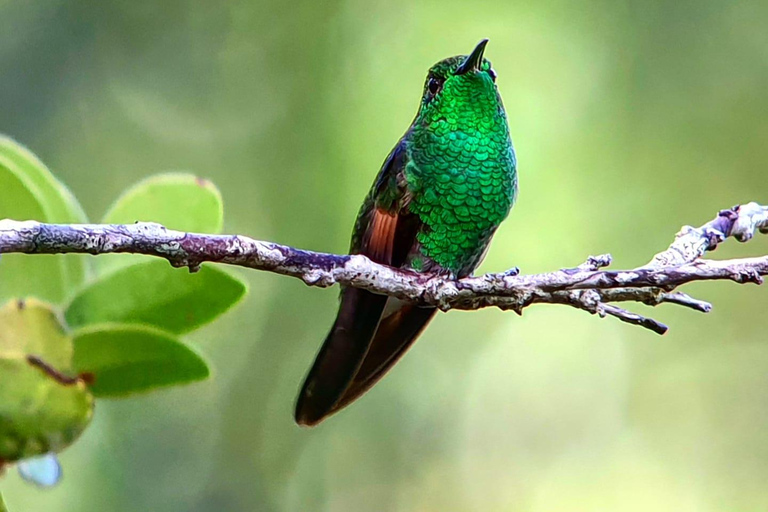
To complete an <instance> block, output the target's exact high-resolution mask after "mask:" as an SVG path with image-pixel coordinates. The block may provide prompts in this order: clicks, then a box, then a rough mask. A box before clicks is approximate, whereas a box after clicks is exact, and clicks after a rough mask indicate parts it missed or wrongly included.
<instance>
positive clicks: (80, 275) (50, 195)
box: [0, 135, 88, 299]
mask: <svg viewBox="0 0 768 512" xmlns="http://www.w3.org/2000/svg"><path fill="white" fill-rule="evenodd" d="M0 167H3V168H4V170H5V172H6V173H9V174H13V175H14V176H15V177H16V179H17V180H18V181H19V182H20V183H22V184H23V186H24V188H25V189H26V190H27V191H28V194H29V195H30V196H32V197H34V199H35V201H36V202H37V204H38V205H39V209H37V210H35V211H34V212H30V213H33V215H34V216H33V217H29V216H27V215H25V212H24V211H23V209H18V207H19V206H22V204H19V203H16V201H15V199H14V195H15V196H16V197H18V192H17V193H16V194H12V193H9V192H7V191H6V190H5V189H0V190H3V194H8V196H7V197H6V200H7V201H8V202H11V203H15V205H13V206H15V208H14V207H13V206H11V207H8V204H6V208H5V210H6V211H5V212H0V218H4V217H8V218H14V219H18V220H27V219H34V220H38V221H41V222H58V223H82V222H87V218H86V216H85V213H84V212H83V209H82V207H81V206H80V203H78V202H77V199H75V197H74V196H73V195H72V193H71V192H70V191H69V189H68V188H67V187H66V186H64V184H62V183H61V182H60V181H58V180H57V179H56V178H55V177H54V176H53V174H51V172H50V171H49V170H48V168H47V167H46V166H45V165H44V164H43V163H42V162H41V161H40V160H39V159H38V158H37V157H36V156H35V155H34V154H32V152H30V151H29V150H28V149H27V148H25V147H24V146H22V145H21V144H18V143H17V142H15V141H14V140H12V139H10V138H8V137H5V136H2V135H0ZM0 172H2V171H0ZM14 210H17V211H14ZM14 258H18V256H14ZM86 258H87V256H85V255H57V256H49V257H48V258H46V261H45V262H43V263H44V264H45V265H48V266H50V265H51V262H52V261H55V262H56V265H58V266H59V269H58V273H59V274H60V276H59V279H56V280H55V281H53V282H49V283H48V285H49V287H51V288H52V287H53V286H56V285H60V286H61V287H62V288H61V293H60V294H52V295H49V294H45V293H42V294H41V295H42V296H43V298H46V299H58V298H61V297H63V296H64V295H65V294H67V293H71V292H73V291H74V290H75V289H77V288H78V287H79V286H80V285H81V284H82V283H83V282H84V281H85V279H86V277H87V274H88V260H87V259H86ZM27 259H29V258H27ZM22 261H23V260H22ZM29 273H31V272H23V273H22V275H24V274H29ZM1 280H2V279H0V281H1ZM30 291H32V292H33V293H35V294H38V293H39V292H37V290H29V289H25V290H17V294H18V293H23V294H28V293H30ZM10 295H13V293H11V294H10ZM10 295H8V296H10ZM8 296H6V297H5V298H7V297H8Z"/></svg>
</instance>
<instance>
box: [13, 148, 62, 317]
mask: <svg viewBox="0 0 768 512" xmlns="http://www.w3.org/2000/svg"><path fill="white" fill-rule="evenodd" d="M32 190H33V188H32V186H31V185H30V184H29V183H28V180H25V179H24V178H23V176H21V175H20V174H19V173H18V172H17V171H16V170H15V168H13V167H11V166H10V165H9V164H7V162H6V161H4V160H3V159H0V191H2V192H0V219H4V218H11V219H16V220H37V221H41V220H42V221H45V220H47V219H46V215H45V212H44V211H43V207H42V206H41V204H40V202H39V201H38V200H37V197H36V196H35V194H34V193H33V191H32ZM62 257H63V256H61V255H58V256H53V255H35V256H28V255H24V254H7V255H3V257H2V260H0V300H4V299H9V298H11V297H17V296H24V295H35V296H37V297H40V298H42V299H46V300H50V301H54V302H56V301H60V300H61V299H62V298H63V297H64V282H63V277H62V274H63V272H62V266H61V263H60V261H61V258H62Z"/></svg>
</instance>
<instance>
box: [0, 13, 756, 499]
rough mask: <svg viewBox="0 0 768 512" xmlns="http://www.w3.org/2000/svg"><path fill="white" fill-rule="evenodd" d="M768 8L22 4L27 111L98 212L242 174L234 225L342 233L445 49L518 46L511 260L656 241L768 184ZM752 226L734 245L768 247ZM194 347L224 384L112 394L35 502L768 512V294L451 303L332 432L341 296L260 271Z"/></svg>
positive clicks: (292, 239)
mask: <svg viewBox="0 0 768 512" xmlns="http://www.w3.org/2000/svg"><path fill="white" fill-rule="evenodd" d="M767 25H768V3H766V2H764V1H760V0H754V1H739V0H737V1H733V2H720V1H716V0H703V1H702V0H696V1H693V0H683V1H668V2H662V1H656V0H651V1H647V0H646V1H613V0H611V1H607V0H602V1H601V0H591V1H585V2H567V1H556V0H555V1H548V0H547V1H537V2H518V1H513V2H508V1H502V0H490V1H478V2H474V3H472V4H469V3H467V2H464V1H459V0H439V1H438V0H430V1H423V2H413V1H411V0H408V1H405V0H399V1H394V2H386V3H383V2H369V1H367V0H329V1H324V2H318V1H316V0H298V1H295V2H291V3H290V4H287V3H285V2H282V1H274V0H257V1H249V2H243V1H232V2H206V1H197V2H194V1H181V0H169V1H165V2H95V1H78V0H70V1H64V0H60V1H52V0H44V1H35V2H30V1H26V2H25V1H18V0H17V1H13V0H5V1H0V77H2V78H1V79H0V132H3V133H5V134H8V135H10V136H12V137H14V138H15V139H17V140H19V141H20V142H22V143H23V144H25V145H27V146H29V147H30V148H31V149H32V150H33V151H34V152H36V153H37V154H38V155H39V156H40V158H41V159H42V160H43V161H44V162H45V163H46V164H47V165H48V166H49V167H50V168H51V169H52V170H53V171H54V173H56V175H57V176H58V177H59V178H60V179H62V180H63V181H64V182H65V183H67V184H68V185H69V186H70V188H71V189H72V190H73V191H74V193H75V194H76V195H77V197H78V198H79V199H80V201H81V202H82V203H83V205H84V206H85V209H86V211H87V212H88V214H89V216H90V217H91V218H92V219H98V218H99V217H100V216H101V215H102V214H103V213H104V212H105V210H106V209H107V207H108V206H109V204H110V202H111V201H112V200H113V199H114V198H115V197H117V195H118V194H119V193H120V192H121V191H122V190H123V189H125V188H126V187H127V186H129V185H131V184H132V183H134V182H136V181H137V180H139V179H141V178H143V177H146V176H148V175H150V174H152V173H155V172H160V171H167V170H186V171H191V172H194V173H197V174H199V175H201V176H204V177H207V178H209V179H211V180H212V181H214V182H215V183H216V184H217V185H218V186H219V188H220V189H221V191H222V194H223V196H224V199H225V230H226V231H228V232H232V233H235V232H236V233H242V234H247V235H251V236H253V237H257V238H261V239H266V240H274V241H278V242H281V243H285V244H292V245H295V246H298V247H302V248H311V249H315V250H321V251H333V252H343V251H345V250H346V248H347V243H348V237H349V234H350V230H351V225H352V222H353V219H354V216H355V214H356V211H357V208H358V205H359V203H360V202H361V200H362V198H363V196H364V195H365V193H366V191H367V189H368V187H369V185H370V183H371V181H372V180H373V177H374V175H375V173H376V172H377V170H378V168H379V166H380V164H381V162H382V161H383V159H384V157H385V156H386V154H387V153H388V151H389V150H390V148H391V147H392V146H393V144H394V143H395V141H396V140H397V139H398V137H399V136H400V135H401V134H402V132H403V131H404V130H405V128H406V127H407V126H408V124H409V122H410V121H411V119H412V116H413V114H414V113H415V110H416V107H417V104H418V101H419V95H420V93H421V87H422V83H423V79H424V74H425V72H426V70H427V68H428V67H429V66H430V65H431V64H432V63H433V62H435V61H437V60H439V59H441V58H443V57H446V56H449V55H453V54H458V53H467V52H468V51H470V50H471V49H472V48H473V46H474V45H475V44H476V43H477V42H478V41H479V40H480V39H481V38H483V37H488V38H490V40H491V42H490V44H489V46H488V50H487V54H486V55H487V57H488V58H490V59H491V61H492V62H493V64H494V67H495V69H496V71H497V72H498V75H499V79H498V84H499V88H500V90H501V93H502V96H503V98H504V101H505V104H506V107H507V111H508V113H509V119H510V127H511V131H512V134H513V139H514V141H515V145H516V149H517V152H518V158H519V164H520V168H519V172H520V185H521V194H520V198H519V202H518V204H517V206H516V207H515V209H514V211H513V213H512V215H511V216H510V218H509V219H508V220H507V222H506V223H505V224H504V225H503V226H502V228H501V229H500V230H499V232H498V235H497V236H496V239H495V242H494V244H493V246H492V249H491V252H490V254H489V256H488V258H487V260H486V261H485V263H484V265H483V267H482V270H485V271H498V270H503V269H506V268H509V267H510V266H513V265H517V266H519V267H520V268H521V269H522V270H523V271H524V272H538V271H547V270H552V269H556V268H561V267H565V266H574V265H577V264H579V263H581V262H582V261H584V259H585V258H586V257H587V256H588V255H589V254H596V253H602V252H611V253H612V254H613V256H614V258H615V266H616V267H617V268H619V267H630V266H634V265H640V264H643V263H645V262H646V261H647V260H648V259H649V258H650V257H651V255H652V254H654V253H655V252H657V251H659V250H661V249H663V248H664V247H666V246H667V245H668V244H669V243H670V241H671V238H672V236H673V235H674V233H675V232H676V231H677V230H678V229H679V227H680V226H681V225H683V224H701V223H703V222H705V221H707V220H709V219H710V218H711V217H712V216H713V215H714V214H715V212H716V211H717V210H718V209H720V208H725V207H729V206H731V205H734V204H737V203H742V202H747V201H750V200H756V201H761V202H763V203H765V202H766V201H768V180H766V162H768V143H767V142H768V122H767V121H766V114H767V113H768V96H767V95H766V83H767V82H768V30H766V28H765V27H766V26H767ZM765 238H768V237H763V239H757V240H754V241H752V242H750V243H749V244H748V245H745V246H742V245H739V244H737V243H735V242H733V241H729V242H728V243H727V244H725V245H724V246H723V247H722V248H721V249H719V250H718V251H717V253H716V254H715V255H714V256H717V257H734V256H737V255H743V256H745V255H758V254H766V253H768V241H767V240H765ZM240 274H241V275H243V276H245V277H246V278H247V280H248V281H249V282H250V288H251V292H250V295H249V297H248V298H247V300H245V301H244V302H243V303H241V304H240V305H239V306H238V307H237V309H236V310H234V311H232V312H231V313H229V314H228V315H226V316H225V317H224V318H223V319H221V320H219V321H217V322H216V323H214V324H213V325H211V326H209V327H207V328H205V329H203V330H202V331H199V332H197V333H195V335H194V336H193V337H192V341H193V343H194V344H196V345H197V346H198V347H199V348H200V349H201V350H202V351H203V352H204V353H205V354H207V356H208V357H209V358H210V359H211V360H212V361H213V363H214V365H215V369H216V375H215V378H214V379H213V380H211V381H208V382H204V383H200V384H196V385H192V386H188V387H185V388H180V389H175V390H170V391H165V392H158V393H155V394H152V395H149V396H146V397H137V398H135V399H132V400H127V401H120V402H106V401H102V402H100V403H99V404H98V407H97V413H96V418H95V421H94V424H93V425H92V427H91V428H90V429H89V430H88V431H87V432H86V434H85V435H84V436H83V438H82V439H81V440H80V441H79V442H78V443H77V444H75V445H74V446H73V447H71V448H70V449H69V450H67V451H66V452H65V453H64V454H62V457H61V459H62V463H63V465H64V471H65V479H64V481H63V483H62V484H61V485H60V486H59V487H57V488H56V489H54V490H52V491H47V492H41V491H38V490H37V489H34V488H32V487H31V486H28V485H25V484H24V483H22V482H21V481H20V480H19V477H18V476H17V475H16V474H15V472H10V473H9V474H8V476H7V477H5V478H4V479H3V480H2V481H1V482H0V490H2V491H3V493H4V494H5V497H6V500H7V501H8V504H9V506H10V507H11V510H17V511H25V512H30V511H31V512H35V511H46V512H57V511H73V510H76V511H82V512H89V511H104V510H110V511H117V512H119V511H143V510H157V511H210V510H221V511H275V512H277V511H315V510H317V511H325V510H328V511H346V510H355V511H357V510H365V511H368V510H370V511H379V510H381V511H389V510H397V511H438V510H439V511H465V510H483V511H485V510H488V511H495V510H500V511H506V510H514V511H531V512H534V511H536V512H538V511H552V510H568V511H598V510H600V511H603V510H611V511H649V510H653V511H666V510H670V511H671V510H674V511H676V512H680V511H720V510H722V511H736V510H738V511H756V510H766V509H768V391H767V390H768V336H766V328H765V320H766V317H765V314H766V304H768V290H766V289H761V288H759V287H756V286H754V285H745V286H738V285H735V284H730V283H705V284H703V285H695V286H689V287H687V291H688V292H690V293H693V294H695V295H696V296H698V297H699V298H703V299H706V300H710V301H712V302H713V303H714V305H715V309H714V311H713V312H712V313H711V314H709V315H702V314H699V313H695V312H692V311H689V310H684V309H681V308H676V307H674V306H662V307H659V308H658V309H657V310H654V311H649V313H652V314H653V315H654V316H656V317H657V318H658V319H660V320H662V321H664V322H666V323H668V324H669V325H670V326H671V328H672V329H671V331H670V332H669V333H668V334H667V335H665V336H663V337H660V336H657V335H655V334H653V333H650V332H648V331H645V330H642V329H640V328H638V327H632V326H628V325H626V324H622V323H620V322H618V321H616V320H614V319H604V320H601V319H599V318H596V317H591V316H589V315H587V314H585V313H583V312H580V311H576V310H572V309H569V308H566V307H561V306H535V307H532V308H530V309H528V310H526V311H525V314H524V316H523V317H522V318H520V317H517V316H516V315H514V314H513V313H511V312H510V313H503V312H500V311H495V310H484V311H479V312H472V313H463V312H455V313H448V314H443V315H440V316H439V317H438V318H437V319H436V321H434V322H433V324H432V325H431V327H430V328H429V329H428V330H427V332H426V333H425V334H424V335H423V336H422V339H421V340H420V341H419V343H417V344H416V346H415V348H413V350H412V351H411V352H410V353H409V354H408V356H407V357H406V358H405V359H404V360H403V361H402V362H401V363H400V364H399V365H398V366H397V367H396V369H395V370H394V371H393V372H392V373H391V375H389V376H388V377H387V378H386V379H385V380H384V381H382V383H380V384H379V385H378V386H376V387H375V388H374V390H373V391H371V392H370V393H369V394H368V395H367V396H365V398H364V399H362V400H360V402H358V403H356V404H355V405H354V406H353V407H351V408H349V409H348V410H346V411H344V412H343V413H341V414H339V415H338V416H336V417H333V418H332V419H331V420H329V421H327V422H326V423H323V424H322V425H321V426H320V427H318V428H316V429H312V430H307V429H300V428H298V427H296V426H295V425H294V423H293V421H292V408H293V402H294V397H295V395H296V393H297V391H298V388H299V385H300V383H301V381H302V379H303V377H304V373H305V371H306V370H307V369H308V367H309V365H310V363H311V361H312V359H313V357H314V354H315V351H316V350H317V349H318V348H319V346H320V342H321V341H322V339H323V337H324V335H325V333H326V330H327V328H328V327H329V325H330V323H331V321H332V318H333V316H334V313H335V308H336V295H337V292H336V291H335V290H319V289H311V288H307V287H305V286H304V285H303V284H302V283H301V282H299V281H297V280H293V279H289V278H285V277H279V276H276V275H271V274H268V273H259V272H245V271H243V272H240Z"/></svg>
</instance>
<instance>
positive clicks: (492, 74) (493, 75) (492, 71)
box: [488, 68, 496, 82]
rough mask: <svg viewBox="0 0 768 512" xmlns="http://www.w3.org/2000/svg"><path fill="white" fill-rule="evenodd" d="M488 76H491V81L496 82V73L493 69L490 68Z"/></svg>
mask: <svg viewBox="0 0 768 512" xmlns="http://www.w3.org/2000/svg"><path fill="white" fill-rule="evenodd" d="M488 74H489V75H491V80H493V81H494V82H495V81H496V72H495V71H494V70H493V68H488Z"/></svg>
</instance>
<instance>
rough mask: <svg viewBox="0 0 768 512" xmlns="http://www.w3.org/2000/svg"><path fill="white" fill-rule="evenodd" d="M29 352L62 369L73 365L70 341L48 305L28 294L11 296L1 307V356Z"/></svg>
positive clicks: (12, 356) (23, 355) (26, 353)
mask: <svg viewBox="0 0 768 512" xmlns="http://www.w3.org/2000/svg"><path fill="white" fill-rule="evenodd" d="M29 354H34V355H37V356H40V357H42V358H43V359H45V361H46V362H47V363H48V364H50V365H52V366H54V367H56V368H57V369H58V370H60V371H63V372H67V371H69V370H71V368H72V342H71V340H70V339H69V336H68V335H67V333H66V331H65V330H64V326H62V325H61V322H59V319H58V317H57V315H56V312H55V311H54V310H53V309H52V308H51V306H50V305H48V304H46V303H44V302H41V301H39V300H36V299H31V298H30V299H25V300H21V299H20V300H10V301H8V302H6V303H5V304H4V305H3V307H2V308H0V357H8V358H24V357H26V356H27V355H29Z"/></svg>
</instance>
